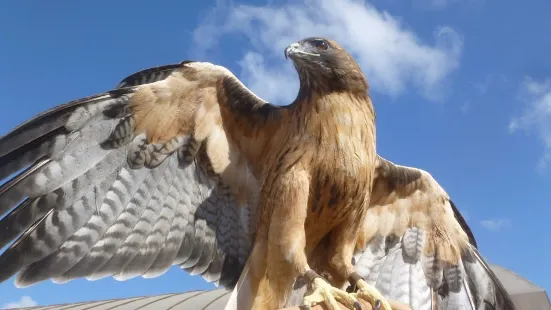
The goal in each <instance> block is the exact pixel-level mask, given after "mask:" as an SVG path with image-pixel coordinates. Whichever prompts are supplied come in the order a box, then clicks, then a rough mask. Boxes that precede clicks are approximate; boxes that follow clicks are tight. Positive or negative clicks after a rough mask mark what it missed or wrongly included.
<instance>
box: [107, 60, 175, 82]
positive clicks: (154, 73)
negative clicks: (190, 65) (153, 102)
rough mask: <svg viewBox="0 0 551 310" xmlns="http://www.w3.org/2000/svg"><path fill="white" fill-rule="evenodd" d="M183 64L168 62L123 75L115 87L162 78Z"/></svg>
mask: <svg viewBox="0 0 551 310" xmlns="http://www.w3.org/2000/svg"><path fill="white" fill-rule="evenodd" d="M183 65H184V62H181V63H177V64H169V65H163V66H157V67H151V68H147V69H144V70H140V71H138V72H136V73H133V74H131V75H129V76H127V77H125V78H124V79H123V80H122V81H120V82H119V84H118V85H117V88H123V87H128V86H136V85H140V84H145V83H151V82H155V81H159V80H164V79H165V78H166V77H168V76H169V75H170V74H171V73H172V71H174V70H176V69H179V68H181V67H182V66H183Z"/></svg>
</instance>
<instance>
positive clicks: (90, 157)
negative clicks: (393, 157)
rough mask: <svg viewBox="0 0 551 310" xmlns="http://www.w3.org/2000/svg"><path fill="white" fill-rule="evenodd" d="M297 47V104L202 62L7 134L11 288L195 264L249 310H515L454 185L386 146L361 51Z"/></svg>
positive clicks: (131, 80) (2, 211)
mask: <svg viewBox="0 0 551 310" xmlns="http://www.w3.org/2000/svg"><path fill="white" fill-rule="evenodd" d="M285 56H286V57H288V58H290V59H291V60H292V62H293V64H294V66H295V68H296V71H297V72H298V76H299V81H300V90H299V92H298V95H297V97H296V99H295V100H294V101H293V102H292V103H290V104H289V105H287V106H276V105H272V104H269V103H268V102H266V101H264V100H263V99H261V98H259V97H258V96H256V95H255V94H254V93H252V92H251V91H250V90H249V89H247V88H246V87H245V86H244V85H243V84H242V83H241V82H240V81H239V80H238V79H237V78H236V77H235V76H234V75H233V74H232V73H231V72H230V71H229V70H228V69H226V68H224V67H222V66H219V65H216V64H212V63H208V62H198V61H184V62H182V63H179V64H173V65H166V66H161V67H157V68H151V69H146V70H143V71H140V72H137V73H135V74H133V75H130V76H129V77H127V78H125V79H124V80H122V82H121V83H120V84H119V85H118V86H117V87H116V88H115V89H113V90H111V91H108V92H105V93H102V94H98V95H93V96H90V97H87V98H83V99H78V100H75V101H72V102H69V103H66V104H63V105H59V106H56V107H54V108H52V109H50V110H48V111H45V112H44V113H41V114H39V115H37V116H36V117H34V118H32V119H30V120H29V121H27V122H25V123H23V124H21V125H20V126H18V127H17V128H15V129H13V130H12V131H11V132H9V133H8V134H7V135H5V136H3V137H2V138H1V139H0V177H1V178H2V179H7V178H9V179H8V180H7V181H6V182H5V183H4V184H3V185H2V186H1V188H0V216H2V215H3V218H2V219H1V221H0V231H1V232H2V233H1V234H0V247H4V246H6V245H8V244H10V243H11V245H9V247H8V248H7V249H6V250H5V251H4V252H3V253H2V254H1V256H0V266H1V267H0V282H2V281H5V280H7V279H9V278H11V277H12V276H14V275H16V278H15V283H16V285H17V286H20V287H25V286H29V285H32V284H35V283H37V282H40V281H43V280H46V279H51V280H53V281H54V282H56V283H64V282H67V281H70V280H71V279H75V278H79V277H86V278H87V279H90V280H96V279H100V278H104V277H108V276H113V277H114V278H115V279H118V280H126V279H130V278H133V277H136V276H143V277H155V276H159V275H161V274H163V273H164V272H166V271H167V270H168V269H169V268H170V267H171V266H172V265H178V266H180V267H181V268H182V269H184V270H186V271H187V272H189V273H190V274H192V275H201V276H202V277H203V278H204V279H205V280H207V281H209V282H214V283H216V284H217V285H221V286H224V287H227V288H229V289H232V288H233V289H234V294H233V295H232V299H231V301H230V303H229V304H228V307H229V308H231V307H235V308H236V309H277V308H279V307H282V306H284V305H286V304H289V303H290V302H292V300H297V298H298V303H299V304H306V305H308V306H311V305H315V304H318V303H325V304H326V305H327V306H329V308H330V309H337V308H336V307H338V305H337V301H338V302H340V303H341V304H343V305H345V306H346V307H348V308H350V309H352V308H354V307H356V308H357V307H358V305H359V304H358V303H357V300H358V298H364V299H366V300H367V301H369V302H370V303H371V304H372V305H374V307H375V308H381V309H390V308H391V305H394V304H395V303H394V302H395V301H398V302H400V301H401V302H404V303H406V304H408V305H410V306H411V307H412V308H413V309H436V308H438V309H452V308H453V309H457V306H458V305H459V307H463V308H465V309H480V308H484V307H486V306H485V305H486V304H491V305H494V307H495V308H496V309H513V308H512V306H510V305H509V304H510V301H509V300H508V299H507V296H506V293H505V292H504V290H503V288H502V287H501V286H500V285H499V281H497V280H496V279H495V276H493V274H492V272H491V271H490V270H489V269H488V268H487V265H486V264H485V263H484V261H483V260H482V259H481V257H480V255H478V252H477V251H476V248H475V245H474V244H473V242H472V238H469V234H468V232H469V230H468V229H467V226H465V225H464V224H465V223H464V221H463V220H462V218H461V217H460V215H459V213H458V212H457V211H456V210H455V209H454V206H453V204H452V203H451V201H450V200H449V198H448V196H447V194H446V193H445V192H444V190H443V189H442V188H441V187H440V186H439V185H438V183H436V182H435V181H434V180H433V179H432V178H431V177H430V175H428V174H426V173H424V172H421V171H419V170H415V169H411V168H405V167H401V166H397V165H394V164H392V163H390V162H388V161H386V160H384V159H382V158H381V157H379V156H377V152H376V143H375V142H376V141H375V112H374V108H373V105H372V102H371V99H370V96H369V87H368V83H367V80H366V78H365V76H364V74H363V73H362V71H361V69H360V67H359V66H358V64H357V63H356V62H355V61H354V59H353V58H352V57H351V55H350V54H349V53H347V52H346V51H345V49H344V48H343V47H341V46H340V45H339V44H338V43H336V42H335V41H333V40H330V39H326V38H319V37H312V38H306V39H303V40H301V41H299V42H297V43H293V44H291V45H290V46H289V47H287V48H286V49H285ZM13 174H15V176H14V177H11V178H10V176H11V175H13ZM14 240H15V241H14ZM470 240H471V241H470ZM12 241H13V243H12ZM316 270H317V271H316ZM321 274H323V275H324V276H322V275H321ZM297 279H298V280H301V279H305V280H306V281H305V283H306V284H307V285H306V286H305V285H302V286H300V283H299V282H300V281H298V280H297ZM347 283H349V284H351V285H352V286H353V287H354V289H355V290H354V291H353V292H347V291H345V287H346V285H347ZM305 287H308V288H310V289H309V290H307V291H305V293H301V291H300V290H303V288H305ZM454 307H455V308H454ZM395 308H396V307H395Z"/></svg>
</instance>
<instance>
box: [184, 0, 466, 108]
mask: <svg viewBox="0 0 551 310" xmlns="http://www.w3.org/2000/svg"><path fill="white" fill-rule="evenodd" d="M228 34H238V35H241V36H244V37H245V38H246V39H248V40H249V41H250V43H251V44H252V48H251V50H247V51H245V52H244V56H243V58H242V60H241V63H240V65H241V68H242V74H241V75H240V78H242V79H243V80H244V82H245V83H246V84H247V85H248V86H249V87H250V88H251V89H252V90H253V91H254V92H256V93H258V95H260V96H261V97H264V98H266V99H267V100H269V101H272V102H276V103H278V101H279V102H282V103H288V102H290V100H292V99H294V96H295V95H296V92H297V91H298V82H297V80H298V79H297V77H296V73H295V71H294V68H293V67H292V65H291V64H290V62H289V61H286V60H285V59H284V57H283V50H284V48H285V47H286V46H287V45H289V44H290V43H293V42H296V41H298V40H300V39H303V38H305V37H309V36H326V37H330V38H332V39H335V40H336V41H338V42H339V43H340V44H342V45H343V46H344V47H345V48H346V49H347V50H348V51H349V52H351V54H352V55H353V56H354V57H355V59H356V60H357V61H358V63H359V64H360V66H361V67H362V70H363V71H364V72H365V73H366V75H367V78H368V80H369V82H370V85H371V89H372V90H373V91H375V92H381V93H384V94H387V95H390V96H398V95H400V94H403V93H404V92H405V91H407V89H408V88H409V87H415V88H417V89H418V90H419V91H420V92H421V93H422V94H423V95H425V96H426V97H427V98H430V99H434V100H437V99H439V98H441V97H442V95H443V94H444V93H445V88H444V86H443V82H444V81H445V80H446V78H447V77H448V76H449V75H450V74H451V73H452V72H453V71H454V70H455V69H457V67H458V66H459V60H460V57H461V53H462V49H463V41H462V39H461V37H460V36H459V35H458V34H457V33H456V32H455V31H454V30H453V29H452V28H450V27H447V26H440V27H438V28H436V29H435V30H434V32H433V42H432V43H430V42H425V41H423V40H421V39H420V38H419V37H418V36H417V35H416V34H415V33H414V32H413V31H412V30H411V29H408V27H407V26H405V25H403V24H401V23H400V21H399V20H398V19H397V18H395V17H393V16H391V15H390V14H389V13H388V12H385V11H381V10H379V9H377V8H375V7H374V6H372V5H371V4H368V3H365V2H364V1H359V0H304V1H292V2H290V3H287V4H285V5H265V6H251V5H223V4H219V5H218V7H217V8H216V9H215V10H214V11H213V12H212V13H211V16H210V18H206V21H205V22H204V23H203V24H202V25H201V26H199V27H198V28H197V29H196V30H195V32H194V41H195V44H194V48H200V49H203V50H214V51H217V53H220V51H219V50H216V49H215V48H216V47H219V46H217V45H218V44H219V43H217V42H218V41H219V40H221V39H222V38H223V36H224V35H228ZM236 74H237V73H236ZM238 75H239V74H238Z"/></svg>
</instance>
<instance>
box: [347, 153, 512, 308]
mask: <svg viewBox="0 0 551 310" xmlns="http://www.w3.org/2000/svg"><path fill="white" fill-rule="evenodd" d="M370 211H371V212H370V216H371V219H368V220H367V221H366V227H365V228H364V231H363V233H362V234H361V236H360V243H359V244H358V247H357V253H356V256H355V260H354V261H355V268H356V271H357V272H358V273H359V274H360V275H361V276H363V277H364V278H365V280H366V281H367V282H368V283H370V284H372V285H374V286H375V287H377V288H378V289H379V290H380V291H381V293H382V294H383V295H385V296H386V297H387V298H390V299H393V300H397V301H399V302H403V303H406V304H409V305H410V306H411V307H412V309H427V310H432V309H443V310H446V309H459V308H461V309H472V310H475V309H485V307H486V306H487V305H492V307H493V308H492V309H504V310H505V309H506V310H510V309H515V307H514V305H513V303H512V301H511V299H510V297H509V295H508V293H507V292H506V291H505V289H504V287H503V285H502V284H501V283H500V281H499V280H498V279H497V277H496V276H495V275H494V273H493V272H492V271H491V269H490V268H489V267H488V265H487V263H486V262H485V261H484V259H483V258H482V256H481V255H480V254H479V252H478V250H477V248H476V241H475V240H474V236H473V234H472V232H471V230H470V228H469V226H468V225H467V222H466V221H465V219H464V218H463V217H462V216H461V214H460V213H459V211H458V210H457V208H456V206H455V204H454V203H453V202H452V201H451V199H450V198H449V196H448V194H447V193H446V192H445V191H444V190H443V189H442V188H441V186H440V185H439V184H438V183H437V182H436V181H435V180H434V178H432V176H431V175H430V174H428V173H427V172H425V171H422V170H420V169H416V168H411V167H404V166H398V165H395V164H393V163H391V162H390V161H387V160H385V159H383V158H381V157H379V165H378V168H377V176H376V180H375V183H374V186H373V192H372V201H371V208H370ZM384 212H388V213H390V214H387V216H386V218H393V217H394V218H395V216H393V215H394V214H395V213H406V214H409V218H410V220H409V222H407V223H406V225H405V226H401V225H396V222H394V224H393V227H392V229H391V230H390V231H389V230H388V228H387V227H385V226H386V225H388V223H384V222H383V219H382V218H381V217H377V216H378V215H379V214H381V213H384ZM367 225H369V226H367ZM386 232H388V233H386Z"/></svg>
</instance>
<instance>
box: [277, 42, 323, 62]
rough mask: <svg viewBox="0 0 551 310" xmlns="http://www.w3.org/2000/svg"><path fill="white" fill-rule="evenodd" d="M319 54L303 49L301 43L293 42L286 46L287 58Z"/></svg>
mask: <svg viewBox="0 0 551 310" xmlns="http://www.w3.org/2000/svg"><path fill="white" fill-rule="evenodd" d="M297 55H298V56H307V55H308V56H319V55H320V54H314V53H309V52H306V51H305V50H303V49H302V46H301V45H300V43H293V44H291V45H289V46H287V47H286V48H285V59H288V58H293V56H297Z"/></svg>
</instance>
